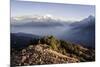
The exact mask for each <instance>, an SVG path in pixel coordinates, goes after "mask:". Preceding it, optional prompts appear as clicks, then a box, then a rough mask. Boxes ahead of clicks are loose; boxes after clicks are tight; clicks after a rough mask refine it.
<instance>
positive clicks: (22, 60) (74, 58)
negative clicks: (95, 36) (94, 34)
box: [11, 36, 95, 66]
mask: <svg viewBox="0 0 100 67" xmlns="http://www.w3.org/2000/svg"><path fill="white" fill-rule="evenodd" d="M88 61H95V50H94V49H90V48H86V47H83V46H80V45H79V44H73V43H71V42H66V41H63V40H58V39H56V38H55V37H53V36H46V37H43V38H40V39H37V40H35V41H34V40H31V41H30V43H29V44H28V45H27V46H26V47H23V48H13V47H11V66H27V65H40V64H61V63H77V62H88Z"/></svg>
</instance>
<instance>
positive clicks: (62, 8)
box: [11, 0, 95, 20]
mask: <svg viewBox="0 0 100 67" xmlns="http://www.w3.org/2000/svg"><path fill="white" fill-rule="evenodd" d="M24 15H52V16H54V17H60V18H64V19H67V20H81V19H83V18H86V17H88V16H89V15H93V16H95V6H94V5H76V4H58V3H42V2H24V1H15V0H11V17H14V16H24Z"/></svg>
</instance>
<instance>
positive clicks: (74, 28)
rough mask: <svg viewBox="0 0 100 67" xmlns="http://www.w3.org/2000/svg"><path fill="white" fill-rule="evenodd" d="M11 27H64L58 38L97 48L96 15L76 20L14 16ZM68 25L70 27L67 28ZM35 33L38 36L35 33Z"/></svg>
mask: <svg viewBox="0 0 100 67" xmlns="http://www.w3.org/2000/svg"><path fill="white" fill-rule="evenodd" d="M11 27H12V28H14V27H17V28H19V27H21V28H22V27H32V28H34V27H37V28H38V27H41V28H43V27H45V28H46V29H48V27H50V28H52V30H55V28H56V27H63V28H64V29H65V30H64V31H63V32H61V34H60V35H59V36H57V38H59V39H63V40H69V41H72V42H74V43H79V44H81V45H84V46H87V47H91V48H95V17H94V16H92V15H90V16H89V17H87V18H85V19H83V20H81V21H75V22H68V21H64V20H61V19H57V18H54V17H52V16H32V17H12V18H11ZM53 27H55V28H53ZM67 27H68V28H69V29H67ZM21 28H19V30H20V29H21ZM48 30H49V29H48ZM40 31H41V30H40ZM55 31H56V30H55ZM59 31H60V28H59ZM41 32H42V31H41ZM45 32H46V31H45ZM23 33H24V32H23ZM50 33H51V32H50ZM33 35H36V36H38V35H37V34H34V33H33ZM51 35H53V34H51ZM29 36H30V35H29ZM39 36H40V35H39Z"/></svg>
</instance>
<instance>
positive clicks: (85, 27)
mask: <svg viewBox="0 0 100 67" xmlns="http://www.w3.org/2000/svg"><path fill="white" fill-rule="evenodd" d="M71 27H72V29H70V30H69V31H65V32H64V33H63V34H62V36H61V38H62V39H64V40H71V41H73V42H76V43H80V44H83V45H84V46H87V47H92V48H95V18H94V17H93V16H89V17H88V18H85V19H83V20H82V21H80V22H76V23H72V24H71Z"/></svg>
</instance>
